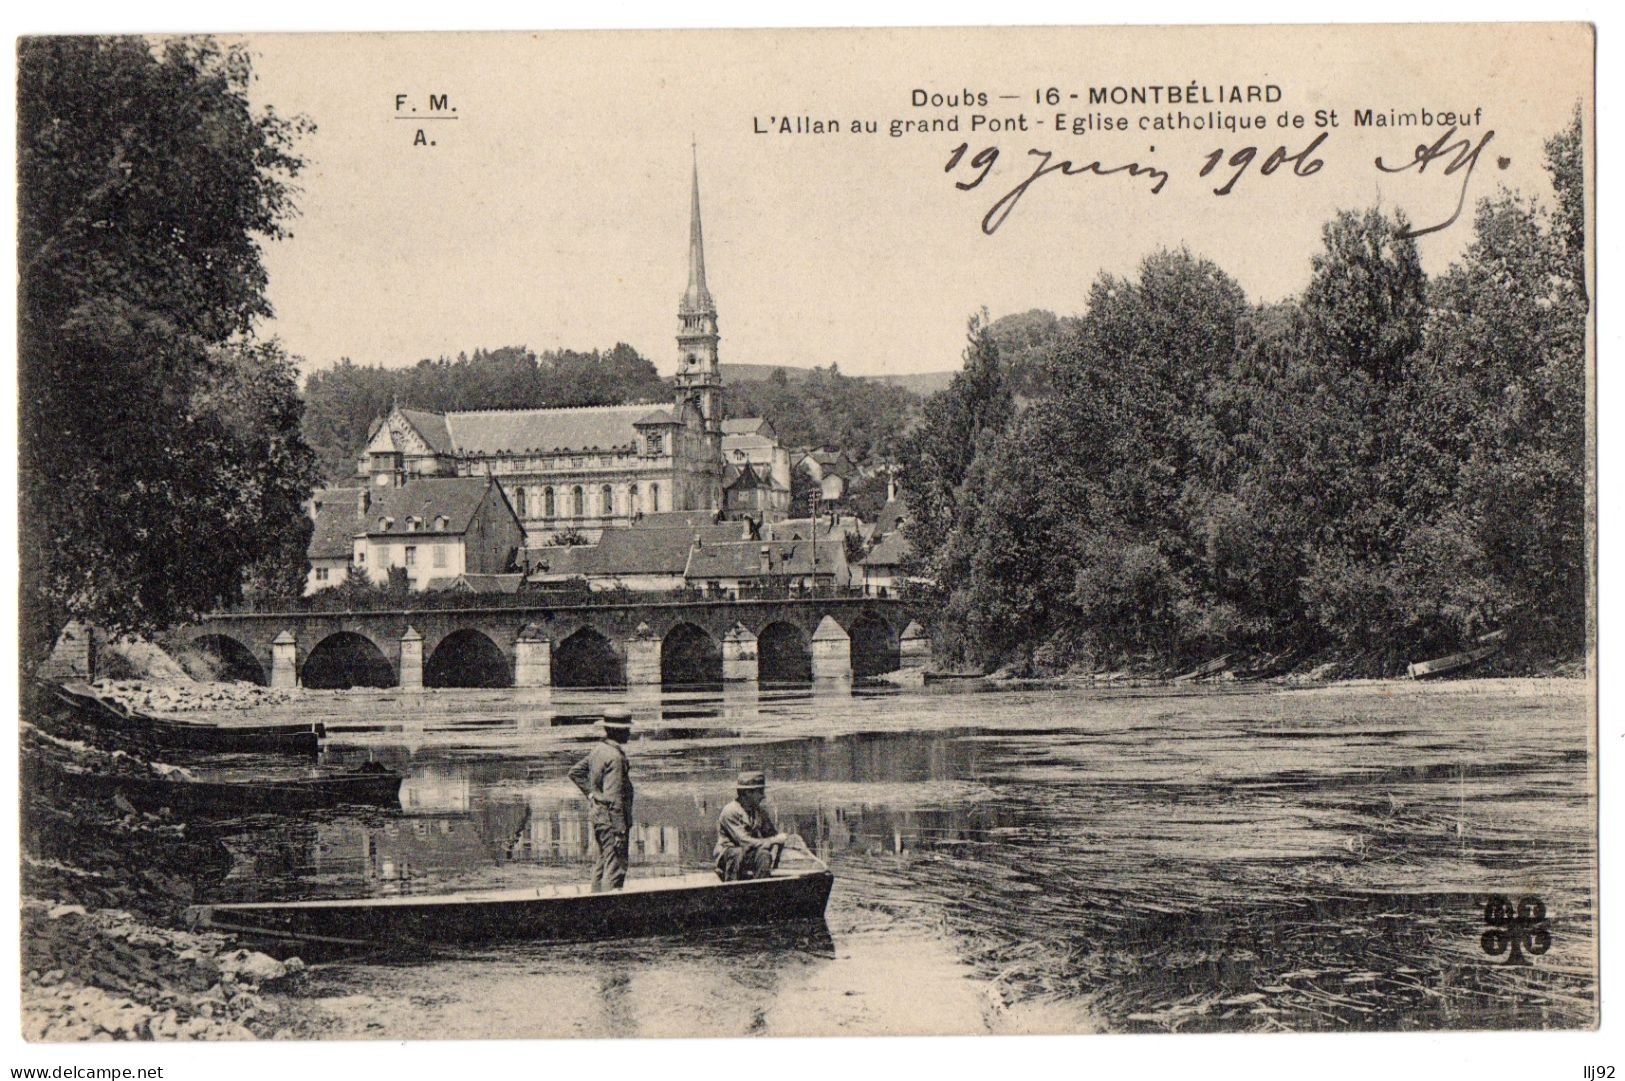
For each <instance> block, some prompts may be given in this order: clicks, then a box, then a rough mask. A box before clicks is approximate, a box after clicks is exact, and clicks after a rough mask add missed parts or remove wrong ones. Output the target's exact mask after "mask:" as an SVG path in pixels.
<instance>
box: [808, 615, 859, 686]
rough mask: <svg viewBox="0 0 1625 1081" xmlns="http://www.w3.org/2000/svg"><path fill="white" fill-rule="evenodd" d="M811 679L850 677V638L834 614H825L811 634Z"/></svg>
mask: <svg viewBox="0 0 1625 1081" xmlns="http://www.w3.org/2000/svg"><path fill="white" fill-rule="evenodd" d="M812 677H813V679H815V680H817V679H851V678H852V638H851V636H850V635H848V634H847V633H846V632H845V631H844V630H842V629H841V625H840V624H839V623H837V622H835V617H834V616H825V617H824V618H823V619H822V620H820V621H819V623H818V629H817V630H815V631H813V636H812Z"/></svg>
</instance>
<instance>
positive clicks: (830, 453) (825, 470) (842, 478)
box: [796, 447, 858, 503]
mask: <svg viewBox="0 0 1625 1081" xmlns="http://www.w3.org/2000/svg"><path fill="white" fill-rule="evenodd" d="M796 468H797V469H799V470H801V471H802V472H803V473H805V474H806V475H807V476H808V477H810V478H812V479H813V480H814V481H816V482H817V483H818V490H819V496H820V498H821V499H822V500H823V501H824V502H825V503H837V502H839V501H840V500H842V499H844V498H846V489H847V486H848V485H849V484H850V483H851V482H852V479H853V478H854V477H856V476H857V473H858V468H857V466H856V465H854V464H853V462H852V459H851V458H850V457H848V456H847V453H846V451H844V450H831V449H830V448H828V447H824V448H821V449H817V450H809V451H806V452H805V453H803V454H802V455H801V457H800V458H799V459H798V460H797V462H796Z"/></svg>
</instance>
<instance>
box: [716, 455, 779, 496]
mask: <svg viewBox="0 0 1625 1081" xmlns="http://www.w3.org/2000/svg"><path fill="white" fill-rule="evenodd" d="M773 486H774V485H773V478H772V477H771V476H768V477H764V476H763V475H762V474H760V473H758V472H756V469H755V467H754V466H752V465H751V464H750V463H749V462H746V463H745V464H744V465H743V466H735V465H734V464H733V463H731V462H730V463H728V465H727V466H726V467H725V468H724V469H723V471H722V487H723V490H724V491H727V490H728V489H731V488H767V489H772V488H773Z"/></svg>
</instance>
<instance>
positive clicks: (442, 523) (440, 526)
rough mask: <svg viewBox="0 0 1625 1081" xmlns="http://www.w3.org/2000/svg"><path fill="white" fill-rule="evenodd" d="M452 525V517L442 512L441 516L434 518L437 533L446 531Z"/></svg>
mask: <svg viewBox="0 0 1625 1081" xmlns="http://www.w3.org/2000/svg"><path fill="white" fill-rule="evenodd" d="M450 525H451V519H450V518H447V517H446V516H445V515H444V514H442V515H441V516H440V517H438V518H436V519H435V520H434V531H435V532H436V533H444V532H445V531H446V529H447V528H448V527H449V526H450Z"/></svg>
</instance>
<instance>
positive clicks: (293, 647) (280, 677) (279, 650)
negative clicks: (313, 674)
mask: <svg viewBox="0 0 1625 1081" xmlns="http://www.w3.org/2000/svg"><path fill="white" fill-rule="evenodd" d="M271 686H272V687H273V688H275V689H278V690H291V689H292V688H294V687H297V686H299V640H298V639H297V638H295V637H294V636H293V632H292V631H283V632H282V633H281V634H279V635H277V636H276V637H275V638H273V639H271Z"/></svg>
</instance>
